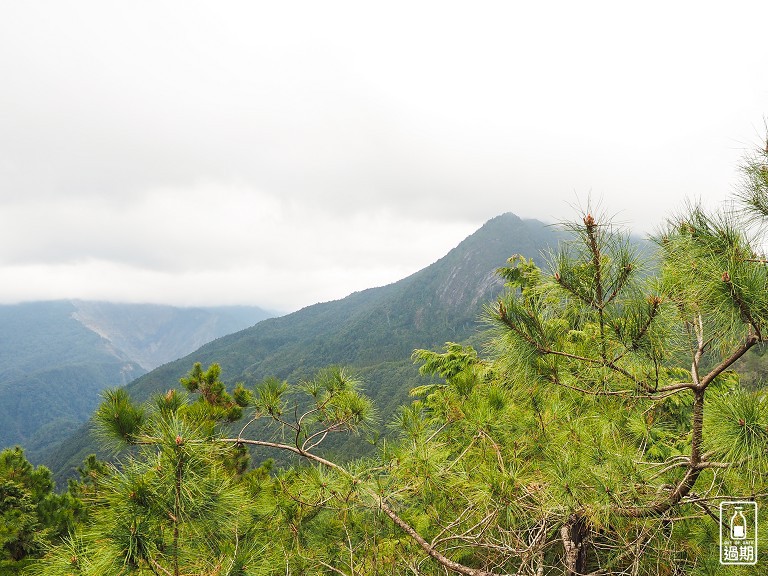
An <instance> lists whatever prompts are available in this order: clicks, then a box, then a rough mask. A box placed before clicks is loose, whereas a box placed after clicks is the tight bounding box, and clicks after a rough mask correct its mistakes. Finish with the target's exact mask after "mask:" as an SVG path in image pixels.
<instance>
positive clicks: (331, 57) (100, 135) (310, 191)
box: [0, 0, 768, 309]
mask: <svg viewBox="0 0 768 576" xmlns="http://www.w3.org/2000/svg"><path fill="white" fill-rule="evenodd" d="M766 16H768V7H767V5H765V4H764V3H757V2H732V3H729V5H728V7H727V8H726V7H718V8H717V9H710V8H708V7H707V6H703V5H701V4H700V3H692V2H680V3H675V4H673V5H670V4H669V3H660V2H648V3H644V4H642V5H637V6H628V5H627V6H625V5H618V4H616V3H604V2H582V3H578V4H574V3H569V2H552V3H538V4H529V5H527V6H521V5H519V4H515V3H506V2H480V3H475V4H472V5H471V6H470V5H468V4H464V3H462V4H454V3H451V2H439V3H438V2H417V3H412V2H409V3H399V2H390V3H387V4H386V5H379V6H373V5H369V4H363V3H357V2H323V3H315V2H297V3H246V2H232V3H226V4H224V5H222V4H217V5H214V4H210V3H198V2H167V3H159V4H158V3H154V2H153V3H149V2H131V3H129V4H124V5H116V4H111V3H103V2H95V1H93V2H78V3H74V4H72V3H66V4H64V3H59V2H40V1H34V0H30V1H29V2H24V3H11V4H6V5H4V6H3V7H2V8H0V78H2V81H3V90H1V91H0V214H2V216H3V225H2V227H0V267H2V268H0V274H2V275H3V276H4V277H11V276H10V275H11V274H14V275H21V276H20V277H24V278H26V279H27V280H26V282H25V283H24V284H22V283H18V284H17V283H15V282H13V283H11V282H4V283H2V284H3V285H2V286H0V299H4V300H8V299H20V298H31V297H37V296H35V295H37V294H40V295H45V296H46V297H57V295H61V296H64V295H65V293H66V295H69V296H81V297H86V296H87V297H103V298H119V299H125V298H130V299H132V300H138V299H146V300H150V301H164V302H174V301H178V302H182V301H195V302H197V303H201V302H203V301H206V300H210V301H221V302H223V301H232V302H234V301H237V300H238V299H244V300H243V301H248V302H253V303H262V302H261V301H260V300H259V298H264V299H265V301H264V302H263V303H264V304H269V305H272V306H275V307H278V308H284V309H290V308H293V307H295V306H298V305H304V304H310V303H312V302H314V301H317V300H321V299H327V298H329V297H337V296H343V295H344V294H346V293H347V292H349V291H351V290H353V289H360V288H364V287H366V286H369V285H372V284H377V283H385V282H389V281H393V280H396V279H397V278H399V277H400V276H402V275H405V274H407V273H409V272H411V271H414V270H415V269H417V268H418V267H421V266H423V265H426V264H428V263H429V262H431V261H433V260H434V259H436V258H437V257H439V256H440V255H442V254H443V253H444V252H445V251H447V250H448V249H449V248H450V247H452V246H453V245H455V244H456V243H457V242H458V241H459V240H461V239H462V238H463V237H464V236H466V235H467V234H468V233H469V232H471V231H472V230H473V229H474V228H477V227H478V226H480V225H481V224H482V222H483V221H485V220H487V219H488V218H491V217H493V216H495V215H498V214H500V213H502V212H506V211H513V212H516V213H517V214H519V215H521V216H523V217H536V218H541V219H545V220H554V219H561V218H564V217H568V216H569V215H570V209H569V207H568V203H569V202H570V203H573V202H574V201H576V199H577V198H581V199H582V200H583V199H585V198H586V197H587V196H588V195H589V194H592V196H593V197H597V198H602V200H603V205H604V206H605V207H606V209H607V210H608V211H609V212H617V213H618V214H619V216H620V218H621V219H622V220H624V221H626V222H628V223H629V224H631V225H632V226H634V227H635V229H637V230H642V231H648V230H651V229H652V228H653V227H654V225H655V224H656V223H658V222H659V221H660V220H661V219H662V218H663V217H664V216H665V215H666V214H669V213H670V212H671V211H673V210H675V209H676V208H678V207H679V206H680V205H681V204H682V203H683V200H684V198H685V197H701V198H703V199H705V200H707V201H709V202H717V201H720V200H721V199H723V198H725V196H726V195H727V194H728V192H729V191H730V188H731V187H732V186H733V184H734V183H735V181H736V173H735V166H736V164H737V163H738V160H739V158H740V156H741V154H742V152H743V150H744V149H745V148H747V147H749V146H750V145H753V144H755V143H757V142H759V140H760V138H761V137H762V136H761V131H762V117H763V115H764V114H766V113H768V111H767V110H766V109H765V103H766V102H767V101H768V80H766V77H765V75H764V74H762V71H763V70H765V69H766V68H768V53H766V52H765V50H764V47H763V42H762V38H763V36H764V34H763V30H762V25H763V23H764V22H765V20H766ZM307 267H309V271H310V272H311V274H312V275H313V276H314V277H315V278H316V280H315V281H314V282H307V280H306V277H307V274H306V272H307ZM44 270H47V271H48V273H49V274H58V275H59V276H61V277H62V278H63V277H64V276H66V277H67V278H69V280H68V281H67V282H58V281H53V279H52V278H53V277H51V278H49V279H48V280H47V281H46V280H45V274H44ZM96 276H98V278H96ZM85 277H89V278H90V279H91V280H93V282H92V283H91V284H89V285H88V286H86V285H85V283H84V282H80V283H78V282H79V281H78V279H79V278H85ZM192 277H193V280H192V281H190V278H192ZM225 277H226V278H228V279H229V280H227V281H226V282H225V284H227V285H228V286H231V285H235V284H237V285H239V286H247V287H249V288H248V289H247V290H246V289H245V288H243V289H242V291H241V290H240V289H237V290H235V289H229V288H228V290H227V291H226V292H225V291H220V292H217V291H216V290H222V288H221V286H222V285H223V284H222V283H217V282H216V281H215V278H219V279H222V278H225ZM113 278H122V279H123V284H122V285H121V284H120V282H119V280H113ZM266 278H268V279H269V281H267V280H266ZM97 280H98V281H97ZM33 281H39V282H41V283H42V285H41V286H37V285H32V282H33ZM366 282H367V283H368V284H364V283H366ZM180 284H183V285H185V286H191V285H193V284H194V285H195V286H196V288H195V290H192V291H188V292H180V291H179V290H176V289H174V286H178V285H180ZM128 285H130V286H132V287H133V288H132V289H131V290H130V291H129V292H126V289H125V286H128ZM253 285H258V286H259V287H257V288H250V287H251V286H253ZM267 285H269V286H270V288H269V289H267V288H266V286H267ZM57 286H58V288H57ZM65 286H67V287H68V288H67V289H66V290H65V289H64V287H65ZM217 286H218V288H217ZM97 287H98V288H97ZM270 290H272V292H270ZM78 291H80V292H78ZM81 292H82V293H81ZM86 293H87V294H86ZM281 299H282V300H281ZM281 302H283V303H282V304H281Z"/></svg>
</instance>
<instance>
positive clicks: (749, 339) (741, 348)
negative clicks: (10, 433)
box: [698, 334, 760, 390]
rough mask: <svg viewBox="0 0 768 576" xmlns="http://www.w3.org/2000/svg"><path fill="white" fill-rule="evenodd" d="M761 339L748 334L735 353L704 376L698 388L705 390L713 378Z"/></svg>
mask: <svg viewBox="0 0 768 576" xmlns="http://www.w3.org/2000/svg"><path fill="white" fill-rule="evenodd" d="M759 341H760V340H759V339H758V337H757V336H756V335H755V334H750V335H749V336H747V339H746V341H745V342H744V344H742V345H741V346H739V347H738V348H737V349H736V350H735V351H734V352H733V354H731V355H730V356H728V358H725V359H724V360H723V361H722V362H720V364H718V365H717V366H715V367H714V368H713V369H712V370H710V372H709V374H707V375H706V376H704V378H702V379H701V382H700V383H699V385H698V388H699V389H701V390H704V389H705V388H706V387H707V386H709V384H710V383H711V382H712V380H714V379H715V378H717V377H718V376H719V375H720V374H721V373H722V372H723V371H725V370H727V369H728V368H730V366H731V365H732V364H733V363H734V362H736V360H738V359H739V358H741V357H742V356H744V354H746V353H747V352H748V351H749V349H750V348H752V346H754V345H755V344H757V343H758V342H759Z"/></svg>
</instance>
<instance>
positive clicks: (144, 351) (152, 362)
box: [73, 300, 275, 370]
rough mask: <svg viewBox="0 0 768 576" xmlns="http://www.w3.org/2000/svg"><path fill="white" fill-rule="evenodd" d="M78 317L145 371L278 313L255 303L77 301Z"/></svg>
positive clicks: (75, 304) (75, 302)
mask: <svg viewBox="0 0 768 576" xmlns="http://www.w3.org/2000/svg"><path fill="white" fill-rule="evenodd" d="M73 305H74V306H75V308H77V311H76V312H75V313H74V315H73V318H75V320H77V321H78V322H80V323H81V324H83V326H85V327H87V328H89V329H90V330H92V331H94V332H96V333H97V334H99V335H100V336H102V337H103V338H105V339H106V340H108V341H109V342H110V343H111V344H112V345H113V346H114V347H115V348H117V349H118V350H121V351H122V352H123V353H124V354H125V355H126V356H128V357H129V358H131V360H133V361H135V362H136V363H138V364H139V365H140V366H141V367H142V368H144V369H145V370H152V369H153V368H157V367H158V366H160V365H161V364H165V363H166V362H170V361H171V360H176V359H177V358H179V357H181V356H184V355H186V354H189V352H190V351H192V350H196V349H197V348H199V347H200V346H202V345H203V344H205V343H206V342H210V341H211V340H213V339H215V338H218V337H220V336H224V335H226V334H231V333H232V332H237V331H238V330H242V329H243V328H247V327H248V326H253V325H254V324H256V323H257V322H260V321H261V320H264V319H265V318H269V317H272V316H275V314H274V313H271V312H267V311H265V310H262V309H261V308H257V307H255V306H216V307H209V308H177V307H174V306H161V305H157V304H116V303H114V302H84V301H81V300H75V301H74V302H73Z"/></svg>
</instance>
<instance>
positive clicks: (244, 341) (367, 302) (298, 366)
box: [46, 214, 559, 478]
mask: <svg viewBox="0 0 768 576" xmlns="http://www.w3.org/2000/svg"><path fill="white" fill-rule="evenodd" d="M558 238H559V233H558V232H557V230H556V229H554V228H552V227H549V226H547V225H545V224H543V223H541V222H538V221H535V220H521V219H520V218H518V217H517V216H515V215H513V214H504V215H502V216H498V217H496V218H493V219H492V220H489V221H488V222H487V223H486V224H485V225H483V226H482V227H481V228H480V229H479V230H478V231H476V232H475V233H474V234H472V235H471V236H469V237H468V238H466V239H465V240H464V241H463V242H461V243H460V244H459V245H458V246H457V247H456V248H454V249H453V250H451V251H450V252H449V253H448V254H447V255H446V256H444V257H443V258H441V259H440V260H438V261H437V262H435V263H434V264H432V265H430V266H428V267H427V268H425V269H423V270H421V271H419V272H417V273H415V274H413V275H411V276H409V277H407V278H405V279H403V280H400V281H399V282H395V283H393V284H390V285H388V286H383V287H380V288H371V289H368V290H364V291H362V292H356V293H353V294H351V295H349V296H347V297H346V298H344V299H342V300H337V301H333V302H325V303H322V304H315V305H313V306H309V307H307V308H304V309H302V310H299V311H298V312H294V313H293V314H289V315H286V316H283V317H280V318H271V319H268V320H264V321H262V322H260V323H259V324H257V325H256V326H253V327H252V328H248V329H246V330H243V331H241V332H238V333H235V334H231V335H229V336H226V337H224V338H220V339H218V340H216V341H214V342H211V343H209V344H206V345H205V346H203V347H201V348H200V349H199V350H197V351H196V352H194V353H193V354H190V355H188V356H186V357H184V358H181V359H180V360H177V361H175V362H171V363H168V364H166V365H164V366H161V367H160V368H158V369H156V370H153V371H151V372H149V373H148V374H145V375H144V376H142V377H140V378H138V379H137V380H135V381H133V382H131V383H130V384H129V385H128V386H127V390H128V391H129V392H130V394H131V395H132V396H133V397H134V398H136V399H139V400H141V399H146V398H148V397H149V396H150V395H152V394H153V393H158V392H163V391H165V390H167V389H168V388H172V387H178V381H179V378H180V377H181V376H183V375H185V374H186V373H187V372H188V371H189V369H190V368H191V366H192V364H193V363H194V362H197V361H199V362H202V363H204V364H206V365H207V364H210V363H212V362H218V363H219V364H221V366H222V369H223V377H224V379H225V380H226V381H228V382H230V383H233V382H236V381H239V380H244V381H246V382H248V383H250V384H253V383H255V382H257V381H259V380H261V379H262V378H264V377H265V376H269V375H274V376H277V377H279V378H287V379H291V380H295V379H297V378H300V377H303V376H309V375H311V374H312V373H314V372H315V371H316V370H317V369H319V368H321V367H323V366H327V365H329V364H344V365H347V366H351V367H354V368H356V369H357V370H358V371H359V372H360V373H361V375H362V376H363V377H364V380H365V382H366V388H367V393H368V394H369V395H370V396H372V397H373V399H374V401H375V402H376V405H377V407H378V409H379V411H380V412H381V413H382V414H384V415H387V414H391V412H392V411H393V410H394V409H395V408H396V407H397V406H398V405H400V404H402V403H403V402H405V401H406V400H407V391H408V389H409V388H410V387H412V386H413V385H414V384H415V383H416V382H417V381H418V374H417V371H416V369H415V367H413V366H412V364H411V362H410V355H411V353H412V351H413V350H414V349H415V348H437V347H441V346H442V345H443V343H444V342H445V341H447V340H453V341H461V340H465V339H467V338H468V337H470V336H471V335H472V334H473V333H474V332H475V331H476V329H477V321H478V318H479V316H480V314H481V311H482V306H483V305H484V304H485V303H486V302H487V301H489V300H490V299H492V298H493V297H494V296H495V295H496V294H497V293H498V291H499V290H500V288H501V282H500V280H499V279H498V278H497V277H496V275H495V270H496V269H497V268H499V267H500V266H503V265H504V264H505V263H506V260H507V258H509V257H510V256H512V255H513V254H518V253H519V254H523V255H525V256H527V257H533V258H536V259H537V261H539V262H540V261H541V258H540V252H541V250H543V249H545V248H547V247H553V246H554V245H556V243H557V240H558ZM387 418H388V416H385V417H384V418H383V419H384V420H386V419H387ZM96 447H97V444H96V443H95V442H94V440H93V439H92V438H90V437H89V435H88V433H87V430H86V429H85V428H84V429H81V430H80V431H79V432H78V433H77V434H76V435H74V436H73V437H72V438H71V439H68V440H67V441H66V442H64V443H63V444H62V445H61V446H59V447H58V448H57V449H56V450H55V453H51V454H49V455H48V456H47V459H46V463H47V464H48V465H49V466H51V467H52V468H53V469H54V470H55V471H56V472H57V473H58V475H59V477H60V478H61V475H62V474H66V473H67V471H68V470H71V469H72V467H73V466H76V465H78V464H79V463H80V462H81V461H82V459H83V458H84V457H85V456H86V455H87V454H88V453H90V452H95V451H96ZM344 450H345V452H346V453H348V454H349V453H353V452H354V449H351V448H349V447H347V448H344Z"/></svg>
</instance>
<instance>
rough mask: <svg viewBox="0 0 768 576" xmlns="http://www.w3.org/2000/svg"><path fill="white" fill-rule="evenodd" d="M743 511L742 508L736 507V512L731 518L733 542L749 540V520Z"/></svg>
mask: <svg viewBox="0 0 768 576" xmlns="http://www.w3.org/2000/svg"><path fill="white" fill-rule="evenodd" d="M741 510H742V507H741V506H736V511H735V512H734V513H733V516H731V538H732V539H733V540H745V539H746V538H747V519H746V518H745V517H744V513H743V512H742V511H741Z"/></svg>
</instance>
